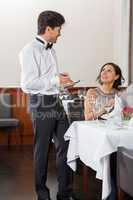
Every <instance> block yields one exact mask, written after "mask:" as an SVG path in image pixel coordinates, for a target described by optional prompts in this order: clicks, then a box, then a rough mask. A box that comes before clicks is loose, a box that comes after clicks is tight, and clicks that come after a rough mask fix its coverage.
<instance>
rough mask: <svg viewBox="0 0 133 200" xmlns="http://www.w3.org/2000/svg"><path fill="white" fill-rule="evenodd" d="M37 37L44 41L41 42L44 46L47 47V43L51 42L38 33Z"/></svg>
mask: <svg viewBox="0 0 133 200" xmlns="http://www.w3.org/2000/svg"><path fill="white" fill-rule="evenodd" d="M36 38H38V39H39V40H41V41H42V42H44V44H43V43H41V44H42V45H44V47H45V48H46V47H47V44H48V43H50V42H47V41H46V40H45V39H44V38H43V37H41V36H40V35H37V36H36Z"/></svg>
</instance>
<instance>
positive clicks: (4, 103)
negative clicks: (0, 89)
mask: <svg viewBox="0 0 133 200" xmlns="http://www.w3.org/2000/svg"><path fill="white" fill-rule="evenodd" d="M11 107H12V106H11V94H9V93H1V94H0V128H1V129H6V132H7V134H8V145H9V144H10V135H9V133H10V129H11V128H15V129H16V128H17V127H18V126H19V119H16V118H12V116H11V114H12V113H11Z"/></svg>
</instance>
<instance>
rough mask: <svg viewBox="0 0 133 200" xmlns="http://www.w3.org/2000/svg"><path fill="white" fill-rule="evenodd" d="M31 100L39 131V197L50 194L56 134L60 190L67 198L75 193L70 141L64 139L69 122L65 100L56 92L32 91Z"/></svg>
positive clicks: (36, 144)
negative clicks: (48, 182) (49, 170)
mask: <svg viewBox="0 0 133 200" xmlns="http://www.w3.org/2000/svg"><path fill="white" fill-rule="evenodd" d="M29 100H30V104H29V105H30V111H31V114H32V121H33V126H34V133H35V136H34V165H35V187H36V192H37V195H38V199H41V200H43V199H46V198H47V197H49V189H48V188H47V186H46V180H47V165H48V152H49V145H50V142H51V140H52V138H54V143H55V147H56V165H57V178H58V194H59V196H61V197H63V198H65V197H68V196H70V195H71V193H72V171H71V169H70V168H69V166H68V165H67V157H66V155H67V149H68V142H66V141H64V134H65V132H66V130H67V129H68V126H69V124H68V120H67V116H66V113H65V111H64V108H63V106H62V103H61V101H60V99H59V98H58V97H55V96H53V95H44V96H37V95H31V96H30V98H29Z"/></svg>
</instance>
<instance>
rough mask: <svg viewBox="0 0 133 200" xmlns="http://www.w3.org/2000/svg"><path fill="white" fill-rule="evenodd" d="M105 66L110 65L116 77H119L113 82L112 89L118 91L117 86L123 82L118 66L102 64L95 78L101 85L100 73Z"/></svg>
mask: <svg viewBox="0 0 133 200" xmlns="http://www.w3.org/2000/svg"><path fill="white" fill-rule="evenodd" d="M106 65H111V66H112V67H113V68H114V70H115V74H116V75H119V78H118V79H117V80H115V81H114V84H113V88H115V89H119V86H120V85H122V82H124V81H125V79H124V77H123V75H122V71H121V69H120V67H119V66H118V65H116V64H115V63H106V64H104V65H103V66H102V67H101V70H100V73H99V75H98V77H97V79H96V80H97V81H98V82H99V83H100V84H101V85H102V81H101V72H102V71H103V68H104V67H105V66H106Z"/></svg>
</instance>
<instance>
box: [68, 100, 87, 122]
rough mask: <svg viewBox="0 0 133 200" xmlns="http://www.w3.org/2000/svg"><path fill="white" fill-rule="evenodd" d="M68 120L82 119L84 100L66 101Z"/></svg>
mask: <svg viewBox="0 0 133 200" xmlns="http://www.w3.org/2000/svg"><path fill="white" fill-rule="evenodd" d="M68 119H69V122H70V123H72V122H73V121H82V120H84V101H82V100H81V101H75V102H70V103H68Z"/></svg>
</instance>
